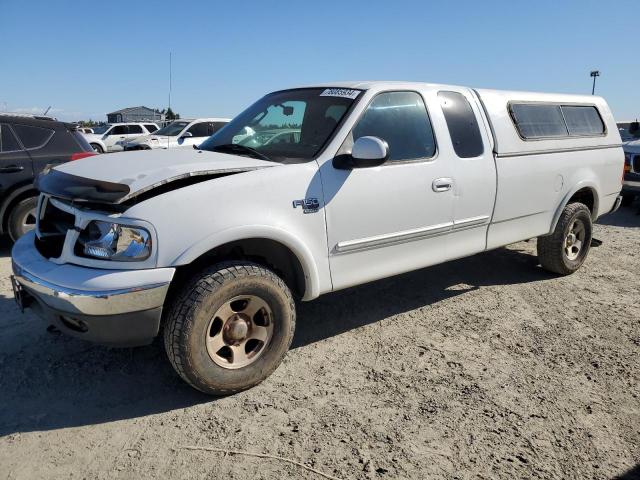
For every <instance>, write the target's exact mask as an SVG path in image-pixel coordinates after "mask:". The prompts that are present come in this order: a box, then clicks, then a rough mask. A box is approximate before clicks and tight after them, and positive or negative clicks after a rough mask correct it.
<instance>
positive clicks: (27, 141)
mask: <svg viewBox="0 0 640 480" xmlns="http://www.w3.org/2000/svg"><path fill="white" fill-rule="evenodd" d="M13 129H14V130H15V132H16V134H17V135H18V138H19V139H20V141H21V142H22V145H23V146H24V148H26V149H27V150H34V149H36V148H42V147H44V146H45V145H46V144H47V142H48V141H49V140H50V139H51V137H53V133H54V131H53V130H51V129H50V128H41V127H33V126H31V125H20V124H18V123H16V124H14V125H13Z"/></svg>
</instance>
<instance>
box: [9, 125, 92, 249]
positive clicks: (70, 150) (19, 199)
mask: <svg viewBox="0 0 640 480" xmlns="http://www.w3.org/2000/svg"><path fill="white" fill-rule="evenodd" d="M91 155H94V153H93V150H92V149H91V147H90V146H89V144H88V143H87V142H86V140H85V139H84V137H83V136H82V135H81V134H80V132H78V131H77V130H76V129H75V126H74V125H71V124H68V123H62V122H58V121H55V120H49V119H42V118H38V117H35V116H31V117H30V116H27V115H19V116H16V115H4V114H0V234H4V233H8V234H9V236H10V237H11V239H12V240H14V241H15V240H17V239H18V238H19V237H21V236H22V235H24V234H25V233H26V232H28V231H29V230H31V229H33V228H34V227H35V225H36V217H35V209H36V201H37V197H38V191H37V190H36V189H35V187H34V186H33V180H34V178H35V176H36V175H37V174H38V173H40V172H41V171H42V170H43V169H44V168H45V167H46V166H47V165H58V164H60V163H63V162H68V161H70V160H78V159H80V158H85V157H88V156H91Z"/></svg>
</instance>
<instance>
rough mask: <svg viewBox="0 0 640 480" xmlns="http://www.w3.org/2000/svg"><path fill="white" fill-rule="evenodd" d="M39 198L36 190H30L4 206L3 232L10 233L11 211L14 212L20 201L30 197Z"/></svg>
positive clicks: (21, 193)
mask: <svg viewBox="0 0 640 480" xmlns="http://www.w3.org/2000/svg"><path fill="white" fill-rule="evenodd" d="M37 196H38V191H37V190H35V189H28V190H25V191H23V192H20V193H19V194H17V195H16V196H15V197H13V198H11V199H10V200H9V201H8V202H7V203H6V204H5V205H4V206H3V209H2V219H0V220H2V224H1V226H2V232H3V233H6V232H7V231H8V228H9V215H10V214H11V210H13V207H14V206H15V205H16V204H17V203H18V202H20V201H22V200H24V199H25V198H29V197H37Z"/></svg>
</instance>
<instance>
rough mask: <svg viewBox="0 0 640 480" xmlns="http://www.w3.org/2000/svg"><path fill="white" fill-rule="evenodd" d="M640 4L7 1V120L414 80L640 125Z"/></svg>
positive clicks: (0, 0) (2, 72) (588, 0)
mask: <svg viewBox="0 0 640 480" xmlns="http://www.w3.org/2000/svg"><path fill="white" fill-rule="evenodd" d="M639 12H640V5H639V4H638V1H637V0H616V1H614V0H607V1H603V0H582V1H577V0H576V1H574V0H566V1H562V0H531V1H518V0H509V1H507V0H504V1H498V0H495V1H491V0H483V1H466V0H457V1H445V0H438V1H427V0H423V1H400V0H396V1H374V0H369V1H358V2H356V1H347V0H342V1H323V2H304V1H301V0H297V1H279V2H276V1H271V2H266V1H254V0H243V1H241V2H214V1H209V2H204V1H202V2H198V1H188V2H178V1H172V2H165V1H158V0H156V1H153V2H148V1H147V2H137V1H119V0H112V1H110V2H102V1H96V2H77V1H63V0H60V1H55V2H53V1H46V2H45V1H42V2H41V1H34V0H28V1H25V0H0V45H1V46H2V54H1V55H0V65H2V68H1V69H0V111H2V110H9V111H25V112H26V111H36V112H38V113H41V112H42V111H43V110H44V109H45V108H46V107H48V106H49V105H51V106H52V109H51V112H52V114H54V115H56V116H57V117H58V118H60V119H63V120H80V119H87V118H89V117H90V118H93V119H97V120H104V119H105V113H107V112H110V111H113V110H116V109H119V108H123V107H128V106H135V105H146V106H149V107H159V108H163V107H166V104H167V94H168V56H169V51H171V52H173V95H172V106H173V107H174V110H175V111H177V112H178V113H180V114H181V115H182V116H183V117H186V116H234V115H235V114H237V113H239V112H240V111H241V110H242V109H244V108H245V107H246V106H247V105H249V104H250V103H252V102H253V101H254V100H256V99H257V98H259V97H260V96H262V95H263V94H264V93H267V92H269V91H272V90H275V89H280V88H287V87H290V86H298V85H306V84H313V83H319V82H323V83H324V82H330V81H337V80H365V79H366V80H374V79H384V80H412V81H428V82H437V83H452V84H461V85H469V86H474V87H486V88H498V89H514V90H515V89H518V90H534V91H550V92H567V93H590V92H591V79H590V78H589V71H590V70H591V69H595V68H597V69H599V70H600V71H601V72H602V76H601V77H600V78H599V79H598V83H597V86H596V93H597V94H600V95H602V96H604V97H605V98H606V99H607V100H608V102H609V104H610V106H611V108H612V110H613V112H614V115H615V116H616V118H617V119H619V120H624V119H632V118H636V117H640V87H639V86H638V81H639V80H638V79H639V78H640V62H639V60H640V58H639V57H638V52H639V50H638V41H637V36H638V18H639V17H638V13H639Z"/></svg>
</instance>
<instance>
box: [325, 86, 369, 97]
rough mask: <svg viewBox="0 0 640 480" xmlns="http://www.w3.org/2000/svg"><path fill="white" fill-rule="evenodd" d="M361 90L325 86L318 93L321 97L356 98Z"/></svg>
mask: <svg viewBox="0 0 640 480" xmlns="http://www.w3.org/2000/svg"><path fill="white" fill-rule="evenodd" d="M360 92H361V90H351V89H349V88H327V89H326V90H325V91H324V92H322V93H321V94H320V96H321V97H342V98H351V99H353V98H356V97H357V96H358V94H359V93H360Z"/></svg>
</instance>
